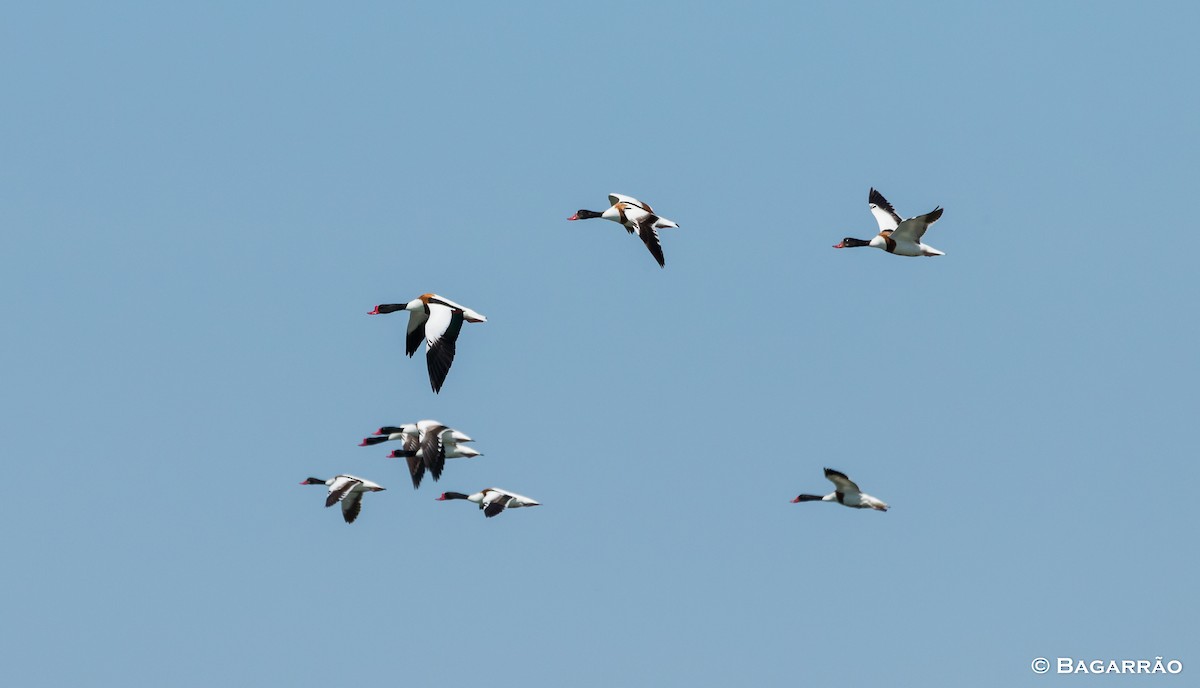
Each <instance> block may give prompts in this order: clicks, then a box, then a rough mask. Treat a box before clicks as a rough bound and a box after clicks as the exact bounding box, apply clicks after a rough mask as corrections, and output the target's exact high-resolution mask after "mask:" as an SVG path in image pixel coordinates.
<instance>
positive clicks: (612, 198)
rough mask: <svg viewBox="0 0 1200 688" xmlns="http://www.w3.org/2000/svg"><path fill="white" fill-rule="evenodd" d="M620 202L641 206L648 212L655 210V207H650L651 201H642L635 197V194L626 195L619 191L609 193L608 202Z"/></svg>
mask: <svg viewBox="0 0 1200 688" xmlns="http://www.w3.org/2000/svg"><path fill="white" fill-rule="evenodd" d="M618 203H628V204H629V205H632V206H636V207H638V208H641V209H642V210H645V211H646V212H648V213H653V212H654V209H653V208H651V207H650V204H649V203H642V202H641V201H639V200H638V199H636V198H634V197H633V196H626V195H625V194H619V193H610V194H609V195H608V204H609V205H616V204H618Z"/></svg>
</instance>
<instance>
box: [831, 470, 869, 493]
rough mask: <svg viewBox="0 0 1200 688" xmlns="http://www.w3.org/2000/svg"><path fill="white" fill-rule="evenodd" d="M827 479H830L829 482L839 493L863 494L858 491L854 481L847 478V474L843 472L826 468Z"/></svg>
mask: <svg viewBox="0 0 1200 688" xmlns="http://www.w3.org/2000/svg"><path fill="white" fill-rule="evenodd" d="M825 477H826V478H829V482H831V483H833V485H834V487H836V488H837V491H838V492H841V493H842V494H849V493H859V492H861V490H859V489H858V485H855V484H854V481H853V480H851V479H849V478H847V477H846V474H845V473H842V472H841V471H835V470H833V469H832V468H826V469H825Z"/></svg>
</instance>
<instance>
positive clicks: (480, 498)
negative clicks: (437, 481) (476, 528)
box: [437, 487, 541, 518]
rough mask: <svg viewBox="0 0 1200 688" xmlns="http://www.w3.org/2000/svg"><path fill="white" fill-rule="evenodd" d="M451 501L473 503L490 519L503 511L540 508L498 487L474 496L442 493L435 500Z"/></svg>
mask: <svg viewBox="0 0 1200 688" xmlns="http://www.w3.org/2000/svg"><path fill="white" fill-rule="evenodd" d="M452 499H465V500H467V501H469V502H474V503H476V504H478V505H479V508H480V509H482V510H483V515H484V516H486V517H487V518H491V517H493V516H495V515H496V514H498V513H500V512H501V511H504V510H505V509H518V508H520V507H523V506H541V503H540V502H537V501H535V500H532V499H530V498H529V497H525V496H523V495H519V494H517V493H516V492H509V491H508V490H501V489H500V488H498V487H489V488H486V489H483V490H480V491H479V492H476V493H475V494H470V495H466V494H463V493H461V492H443V493H442V495H441V496H440V497H438V498H437V501H439V502H445V501H448V500H452Z"/></svg>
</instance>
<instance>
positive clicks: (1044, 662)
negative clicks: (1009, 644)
mask: <svg viewBox="0 0 1200 688" xmlns="http://www.w3.org/2000/svg"><path fill="white" fill-rule="evenodd" d="M1029 668H1031V669H1033V673H1035V674H1044V673H1046V672H1047V671H1050V660H1048V659H1046V658H1045V657H1038V658H1037V659H1035V660H1033V661H1032V662H1030V664H1029Z"/></svg>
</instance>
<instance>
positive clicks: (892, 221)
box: [867, 187, 903, 232]
mask: <svg viewBox="0 0 1200 688" xmlns="http://www.w3.org/2000/svg"><path fill="white" fill-rule="evenodd" d="M867 204H868V206H869V207H870V208H871V214H872V215H874V216H875V221H876V222H878V223H879V231H881V232H886V231H888V230H889V229H895V228H896V227H898V226H899V225H900V223H901V222H903V219H901V217H900V216H899V215H897V214H896V209H895V208H893V207H892V204H891V203H888V200H887V199H886V198H884V197H883V194H881V193H879V192H878V191H876V190H875V189H874V187H872V188H871V192H870V193H869V194H867Z"/></svg>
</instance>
